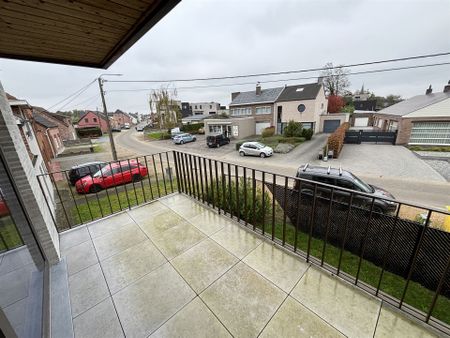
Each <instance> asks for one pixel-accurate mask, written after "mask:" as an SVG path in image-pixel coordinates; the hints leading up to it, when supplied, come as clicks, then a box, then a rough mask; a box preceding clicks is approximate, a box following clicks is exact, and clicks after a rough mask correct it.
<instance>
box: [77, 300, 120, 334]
mask: <svg viewBox="0 0 450 338" xmlns="http://www.w3.org/2000/svg"><path fill="white" fill-rule="evenodd" d="M73 329H74V334H75V338H78V337H80V338H103V337H108V338H116V337H123V336H124V335H123V332H122V329H121V327H120V323H119V319H118V318H117V314H116V311H115V310H114V305H113V303H112V300H111V298H107V299H105V300H104V301H103V302H101V303H100V304H97V305H96V306H94V307H93V308H91V309H89V310H88V311H86V312H85V313H83V314H82V315H80V316H78V317H77V318H75V319H74V320H73Z"/></svg>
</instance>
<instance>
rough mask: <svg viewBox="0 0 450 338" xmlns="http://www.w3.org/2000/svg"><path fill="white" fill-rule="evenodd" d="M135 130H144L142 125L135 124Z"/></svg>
mask: <svg viewBox="0 0 450 338" xmlns="http://www.w3.org/2000/svg"><path fill="white" fill-rule="evenodd" d="M136 131H138V132H139V131H144V127H143V126H137V127H136Z"/></svg>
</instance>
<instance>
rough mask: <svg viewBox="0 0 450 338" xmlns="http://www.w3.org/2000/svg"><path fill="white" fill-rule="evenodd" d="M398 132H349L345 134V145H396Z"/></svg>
mask: <svg viewBox="0 0 450 338" xmlns="http://www.w3.org/2000/svg"><path fill="white" fill-rule="evenodd" d="M396 140H397V131H364V130H348V131H346V132H345V138H344V143H354V144H361V143H362V142H373V143H391V144H395V141H396Z"/></svg>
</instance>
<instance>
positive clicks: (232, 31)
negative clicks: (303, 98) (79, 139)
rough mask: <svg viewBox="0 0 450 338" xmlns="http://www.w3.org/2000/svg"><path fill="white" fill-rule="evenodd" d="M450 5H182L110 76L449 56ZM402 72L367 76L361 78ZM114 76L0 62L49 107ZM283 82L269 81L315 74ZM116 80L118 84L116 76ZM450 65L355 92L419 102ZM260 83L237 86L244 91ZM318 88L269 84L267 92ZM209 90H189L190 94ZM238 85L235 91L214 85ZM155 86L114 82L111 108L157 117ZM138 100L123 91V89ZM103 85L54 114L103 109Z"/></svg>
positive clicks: (250, 0)
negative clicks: (152, 111)
mask: <svg viewBox="0 0 450 338" xmlns="http://www.w3.org/2000/svg"><path fill="white" fill-rule="evenodd" d="M449 13H450V1H449V0H422V1H417V0H416V1H414V0H403V1H399V0H387V1H376V0H372V1H369V0H346V1H343V0H314V1H313V0H307V1H306V0H292V1H282V0H183V1H182V2H181V3H180V4H179V5H177V6H176V7H175V8H174V9H173V10H172V11H171V12H170V13H169V14H168V15H167V16H166V17H165V18H164V19H163V20H161V21H160V22H159V23H158V24H157V25H156V26H155V27H154V28H153V29H152V30H150V31H149V32H148V33H147V34H146V35H145V36H144V37H143V38H141V39H140V40H139V41H138V42H137V43H136V44H135V45H134V46H133V47H131V49H130V50H128V51H127V52H126V53H125V54H124V55H122V57H121V58H120V59H119V60H118V61H116V62H115V63H114V64H113V65H112V66H111V67H110V68H109V69H108V70H107V71H106V72H107V73H122V74H123V76H122V77H120V78H117V79H123V80H141V79H142V80H161V79H179V78H198V77H211V76H221V75H236V74H249V73H261V72H273V71H283V70H292V69H304V68H313V67H320V66H323V65H324V64H325V63H326V62H333V64H335V65H336V64H351V63H358V62H364V61H371V60H381V59H390V58H397V57H404V56H410V55H419V54H430V53H438V52H448V51H450V38H449V34H450V20H449ZM449 61H450V57H449V56H446V57H440V58H434V59H428V60H419V61H410V62H403V63H395V66H401V65H413V64H426V63H433V62H449ZM383 67H394V64H385V65H378V66H372V67H366V68H362V67H361V68H354V69H353V71H361V70H368V69H375V68H383ZM104 72H105V71H102V70H98V69H90V68H83V67H72V66H61V65H53V64H45V63H37V62H26V61H13V60H6V59H1V58H0V80H1V81H2V83H3V86H4V88H5V90H6V91H7V92H9V93H10V94H12V95H14V96H16V97H18V98H23V99H27V100H28V101H29V102H30V103H31V104H33V105H38V106H43V107H46V108H48V107H50V106H52V105H54V104H55V103H57V102H58V101H60V100H62V99H63V98H65V97H66V96H68V95H70V94H71V93H73V92H75V91H76V90H78V89H79V88H81V87H83V86H84V85H86V84H87V83H89V82H90V81H92V80H93V79H94V78H96V77H97V76H98V75H99V74H101V73H104ZM316 75H317V73H307V74H300V75H288V76H287V75H284V76H279V77H271V78H270V79H287V78H296V77H305V76H316ZM110 79H111V80H112V79H115V78H112V77H111V78H110ZM258 80H260V81H262V82H263V81H267V80H269V78H251V79H238V80H227V81H224V80H222V81H215V82H197V83H190V84H185V83H178V84H177V83H173V84H172V85H173V86H177V87H179V88H180V89H179V90H178V99H179V100H182V101H191V102H193V101H216V102H220V103H221V104H222V105H228V104H229V102H230V93H231V92H234V91H246V90H253V89H254V87H255V83H256V81H258ZM448 80H450V66H449V65H446V66H441V67H434V68H424V69H417V70H403V71H397V72H391V73H380V74H370V75H355V76H351V77H350V82H351V86H350V89H351V90H352V91H354V90H355V89H359V88H360V87H361V85H362V84H364V85H365V88H366V89H369V90H370V91H373V92H375V93H376V94H377V95H387V94H399V95H401V96H402V97H405V98H407V97H410V96H413V95H417V94H422V93H424V92H425V89H426V87H428V85H429V84H431V85H432V86H433V88H434V91H441V90H442V89H443V86H444V84H445V83H447V81H448ZM249 82H250V83H251V84H247V85H240V86H239V85H237V83H249ZM308 82H314V80H297V81H290V82H278V83H263V84H262V87H263V88H267V87H277V86H282V85H284V84H285V83H287V84H296V83H308ZM208 84H209V85H211V87H209V88H197V89H182V88H181V87H186V86H196V85H197V86H205V85H208ZM220 84H232V85H230V86H227V87H213V86H217V85H220ZM155 87H158V85H156V84H130V83H126V84H124V83H106V84H105V90H106V91H107V95H106V99H107V105H108V110H110V111H111V110H115V109H118V108H119V109H122V110H124V111H128V112H136V111H138V112H141V113H146V112H148V103H147V101H148V94H149V92H150V88H155ZM139 88H141V89H148V90H145V91H139V92H114V91H113V90H123V89H139ZM98 93H99V91H98V86H97V85H96V84H94V85H92V86H91V87H90V88H89V90H87V91H86V92H84V93H83V94H82V95H81V96H79V97H78V98H76V99H75V100H73V101H72V102H71V103H70V104H68V105H66V106H63V105H62V104H61V105H59V106H57V107H55V108H56V109H59V108H62V109H63V110H71V109H75V108H76V109H96V108H97V107H98V108H100V105H101V103H100V97H99V94H98Z"/></svg>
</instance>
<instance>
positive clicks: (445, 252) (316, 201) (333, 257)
mask: <svg viewBox="0 0 450 338" xmlns="http://www.w3.org/2000/svg"><path fill="white" fill-rule="evenodd" d="M174 159H175V164H176V165H175V167H176V175H177V183H178V189H179V191H180V192H182V193H185V194H187V195H190V196H192V197H193V198H195V199H197V200H199V201H201V202H203V203H206V204H208V205H209V206H211V207H212V208H214V209H216V210H217V211H218V212H219V213H222V214H225V215H227V216H229V217H231V218H233V219H235V220H236V221H238V222H240V223H242V224H243V225H245V226H247V227H248V228H249V229H252V230H254V231H256V232H258V233H260V234H261V235H264V236H265V237H267V238H268V239H270V240H272V241H274V242H276V243H278V244H279V245H282V246H284V247H286V248H288V249H290V250H292V251H293V252H296V253H298V254H299V255H301V256H304V257H305V258H306V260H307V261H308V262H311V263H313V264H316V265H319V266H321V267H323V268H325V269H327V270H329V271H331V272H332V273H334V274H336V275H339V276H341V277H342V278H344V279H346V280H347V281H350V282H352V283H353V284H355V285H357V286H359V287H361V288H363V289H365V290H366V291H368V292H369V293H372V294H373V295H375V296H377V297H379V298H381V299H383V300H384V301H386V302H388V303H390V304H392V305H395V306H397V307H399V308H401V309H402V310H404V311H407V312H409V313H410V314H412V315H414V316H415V317H417V318H418V319H421V320H423V321H425V322H427V323H429V324H431V325H433V326H435V327H436V328H438V329H440V330H442V331H443V332H446V333H448V332H449V328H450V326H449V324H450V316H449V315H448V314H449V313H450V299H449V297H450V250H449V248H450V233H449V232H447V231H445V230H443V223H444V220H445V218H446V217H449V213H448V212H444V211H440V210H437V209H432V208H427V207H423V206H417V205H414V204H410V203H406V202H401V201H398V200H393V199H389V198H381V197H377V196H374V195H372V194H368V193H363V192H358V191H354V190H349V189H345V188H340V187H336V186H331V185H327V184H323V183H319V182H315V181H309V180H304V179H299V178H296V177H291V176H286V175H279V174H276V173H272V172H268V171H264V170H258V169H251V168H247V167H243V166H240V165H236V164H231V163H226V162H222V161H218V160H215V159H210V158H204V157H200V156H197V155H193V154H187V153H183V152H178V151H175V152H174Z"/></svg>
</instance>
